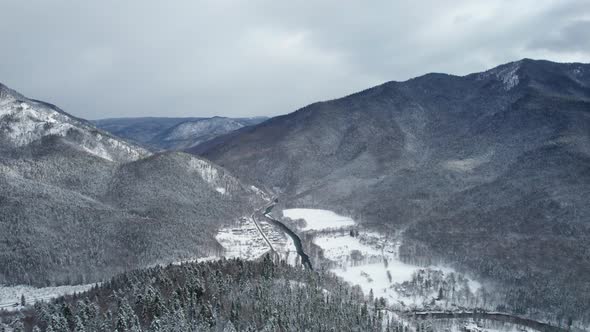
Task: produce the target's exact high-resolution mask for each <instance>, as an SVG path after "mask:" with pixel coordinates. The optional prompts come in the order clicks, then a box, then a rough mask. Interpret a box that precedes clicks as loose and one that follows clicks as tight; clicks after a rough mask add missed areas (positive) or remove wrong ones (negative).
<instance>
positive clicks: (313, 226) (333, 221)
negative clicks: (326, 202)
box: [283, 209, 355, 231]
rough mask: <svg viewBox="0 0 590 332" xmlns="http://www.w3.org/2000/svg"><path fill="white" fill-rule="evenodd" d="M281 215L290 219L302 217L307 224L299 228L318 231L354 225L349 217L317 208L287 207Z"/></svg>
mask: <svg viewBox="0 0 590 332" xmlns="http://www.w3.org/2000/svg"><path fill="white" fill-rule="evenodd" d="M283 216H285V217H287V218H289V219H292V220H297V219H303V220H305V223H306V224H307V225H306V226H305V227H304V228H302V229H301V230H303V231H312V230H314V231H319V230H326V229H330V228H341V227H346V226H354V224H355V223H354V220H352V219H351V218H349V217H344V216H341V215H338V214H336V213H334V212H332V211H328V210H319V209H287V210H283Z"/></svg>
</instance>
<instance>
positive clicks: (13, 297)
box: [0, 284, 96, 311]
mask: <svg viewBox="0 0 590 332" xmlns="http://www.w3.org/2000/svg"><path fill="white" fill-rule="evenodd" d="M94 285H96V284H87V285H77V286H58V287H42V288H36V287H31V286H24V285H22V286H0V310H2V309H4V310H8V311H13V310H20V309H22V307H21V306H20V300H21V296H22V295H24V296H25V301H26V304H27V305H29V304H33V303H35V302H37V301H47V300H50V299H53V298H56V297H59V296H63V295H71V294H74V293H82V292H85V291H87V290H89V289H91V288H92V286H94ZM17 303H18V304H19V305H16V306H15V304H17Z"/></svg>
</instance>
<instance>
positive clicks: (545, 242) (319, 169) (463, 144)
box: [192, 59, 590, 319]
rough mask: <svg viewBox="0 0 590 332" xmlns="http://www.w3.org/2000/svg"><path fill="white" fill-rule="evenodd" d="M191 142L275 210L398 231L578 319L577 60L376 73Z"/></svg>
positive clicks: (584, 83)
mask: <svg viewBox="0 0 590 332" xmlns="http://www.w3.org/2000/svg"><path fill="white" fill-rule="evenodd" d="M192 151H193V152H195V153H199V154H201V155H204V156H205V157H207V158H209V159H211V160H213V161H214V162H216V163H218V164H220V165H223V166H224V167H226V168H228V169H230V170H232V171H233V172H234V173H235V174H237V175H238V176H240V178H242V179H248V180H249V181H251V182H253V183H255V184H256V183H258V184H260V185H261V186H264V187H266V188H273V190H275V193H276V194H277V195H278V196H279V197H280V200H281V202H287V203H286V204H288V207H314V208H325V209H329V210H334V211H336V212H341V213H343V214H348V215H352V216H354V217H355V219H356V220H359V221H362V222H363V223H364V224H372V225H376V226H379V227H380V228H381V229H387V230H388V232H391V233H392V234H394V235H397V233H398V232H403V234H404V243H403V245H402V247H401V249H400V253H401V255H402V257H407V259H415V260H416V261H420V262H422V263H425V264H428V263H429V262H435V263H437V262H442V263H444V264H451V265H454V266H456V267H457V268H458V269H460V270H463V271H469V272H470V273H472V274H473V275H474V276H476V277H477V278H478V279H482V280H494V281H497V282H501V283H502V287H500V288H499V289H498V291H501V292H503V294H504V295H505V296H506V299H507V300H506V303H511V305H512V306H513V308H515V310H521V311H523V312H524V310H527V311H528V312H529V313H532V312H535V311H546V312H552V314H556V315H562V316H565V315H574V313H575V315H577V316H578V317H583V316H584V317H586V318H587V319H590V316H589V315H587V314H588V313H589V312H590V307H589V304H588V301H587V298H585V297H584V296H581V294H590V256H588V252H590V241H588V239H589V238H590V224H589V223H588V221H589V220H590V204H588V197H590V172H589V171H588V170H589V169H590V168H589V165H590V64H583V63H554V62H550V61H543V60H531V59H523V60H520V61H515V62H511V63H507V64H503V65H500V66H498V67H496V68H492V69H490V70H488V71H485V72H481V73H473V74H470V75H466V76H453V75H447V74H441V73H431V74H426V75H423V76H420V77H416V78H413V79H410V80H408V81H404V82H395V81H392V82H387V83H384V84H382V85H379V86H376V87H372V88H369V89H367V90H364V91H361V92H358V93H355V94H352V95H350V96H346V97H343V98H340V99H335V100H330V101H324V102H318V103H314V104H311V105H308V106H306V107H303V108H301V109H299V110H297V111H295V112H293V113H291V114H287V115H283V116H278V117H275V118H272V119H269V120H268V121H265V122H264V123H261V124H259V125H256V126H253V127H249V128H244V129H242V130H240V131H237V132H234V133H231V134H228V135H224V136H220V137H218V138H216V139H213V140H212V141H209V142H207V143H204V144H201V145H199V146H198V147H197V148H195V149H193V150H192ZM564 267H567V268H564Z"/></svg>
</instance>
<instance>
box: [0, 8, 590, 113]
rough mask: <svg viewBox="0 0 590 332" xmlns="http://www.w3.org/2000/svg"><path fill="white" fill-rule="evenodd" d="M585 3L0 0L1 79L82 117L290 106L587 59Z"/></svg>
mask: <svg viewBox="0 0 590 332" xmlns="http://www.w3.org/2000/svg"><path fill="white" fill-rule="evenodd" d="M589 32H590V1H589V0H572V1H568V0H555V1H545V0H530V1H528V0H523V1H517V0H506V1H494V0H482V1H475V0H453V1H440V0H430V1H394V0H383V1H365V0H362V1H360V0H359V1H346V0H334V1H316V0H314V1H311V0H310V1H298V0H289V1H280V0H269V1H255V0H245V1H224V0H211V1H195V0H186V1H148V0H137V1H129V0H126V1H119V0H112V1H111V0H100V1H98V0H97V1H90V0H88V1H78V0H68V1H65V0H64V1H60V0H55V1H53V0H14V1H13V0H0V45H1V46H0V82H2V83H4V84H5V85H8V86H9V87H11V88H13V89H15V90H17V91H19V92H21V93H23V94H25V95H26V96H29V97H31V98H36V99H41V100H45V101H48V102H51V103H54V104H56V105H58V106H60V107H61V108H63V109H64V110H66V111H67V112H69V113H72V114H74V115H76V116H80V117H83V118H88V119H97V118H105V117H123V116H212V115H225V116H255V115H278V114H284V113H289V112H291V111H294V110H296V109H298V108H300V107H303V106H305V105H306V104H309V103H312V102H314V101H319V100H327V99H333V98H337V97H341V96H344V95H347V94H350V93H352V92H355V91H358V90H362V89H365V88H368V87H370V86H373V85H377V84H380V83H383V82H386V81H390V80H398V81H401V80H406V79H408V78H412V77H415V76H419V75H422V74H424V73H427V72H446V73H451V74H458V75H462V74H467V73H471V72H477V71H482V70H485V69H488V68H491V67H494V66H496V65H498V64H501V63H505V62H509V61H513V60H518V59H521V58H524V57H529V58H536V59H541V58H543V59H549V60H554V61H561V62H573V61H579V62H590V37H589Z"/></svg>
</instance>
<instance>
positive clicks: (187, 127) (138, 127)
mask: <svg viewBox="0 0 590 332" xmlns="http://www.w3.org/2000/svg"><path fill="white" fill-rule="evenodd" d="M266 119H267V118H266V117H252V118H227V117H219V116H216V117H212V118H114V119H103V120H95V121H93V123H94V124H95V125H96V126H97V127H99V128H101V129H103V130H106V131H109V132H111V133H112V134H114V135H116V136H119V137H123V138H125V139H128V140H130V141H133V142H136V143H138V144H141V145H143V146H146V147H147V148H149V149H151V150H154V151H160V150H184V149H188V148H191V147H194V146H197V145H199V144H200V143H203V142H206V141H208V140H211V139H213V138H215V137H218V136H219V135H223V134H227V133H230V132H233V131H235V130H238V129H241V128H243V127H247V126H251V125H255V124H258V123H260V122H263V121H265V120H266Z"/></svg>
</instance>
